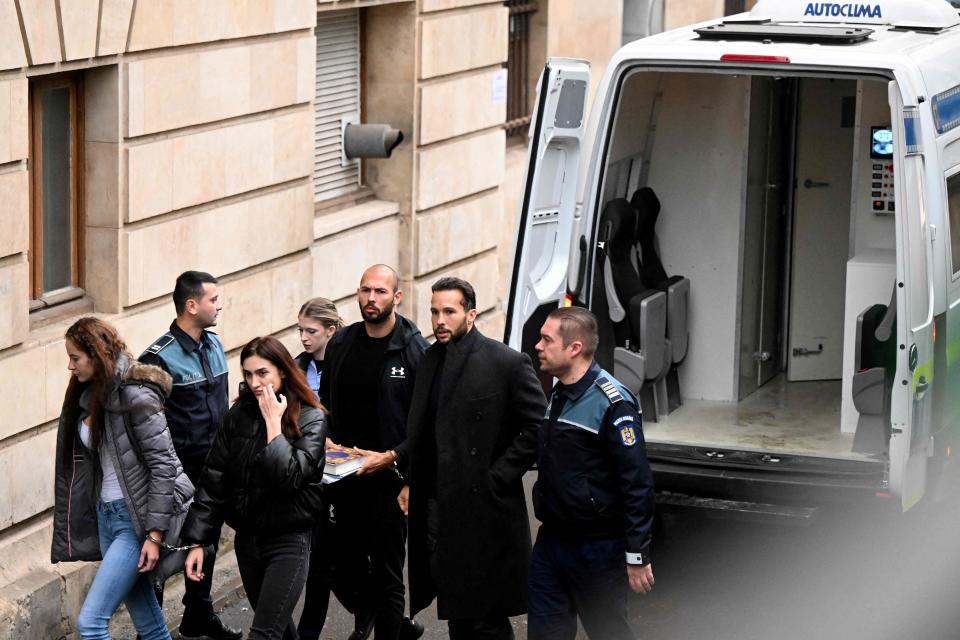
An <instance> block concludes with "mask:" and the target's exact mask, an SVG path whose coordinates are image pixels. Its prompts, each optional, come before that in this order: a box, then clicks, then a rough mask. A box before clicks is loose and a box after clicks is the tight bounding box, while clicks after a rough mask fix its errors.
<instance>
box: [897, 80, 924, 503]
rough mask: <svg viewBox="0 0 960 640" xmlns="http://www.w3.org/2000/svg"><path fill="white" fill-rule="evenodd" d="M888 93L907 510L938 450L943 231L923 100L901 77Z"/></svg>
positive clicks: (900, 440) (902, 480) (900, 454)
mask: <svg viewBox="0 0 960 640" xmlns="http://www.w3.org/2000/svg"><path fill="white" fill-rule="evenodd" d="M888 96H889V102H890V110H891V115H892V121H893V133H894V175H895V187H894V191H895V197H896V203H895V205H896V211H897V213H896V223H897V224H896V238H897V283H898V284H897V323H896V324H897V342H898V345H900V346H899V348H898V349H897V373H896V377H895V379H894V381H893V389H892V392H891V403H890V426H891V430H890V489H891V491H892V492H893V493H894V494H895V495H897V496H899V497H900V501H901V505H902V508H903V510H904V511H906V510H907V509H909V508H910V507H912V506H913V505H915V504H916V503H917V502H918V501H919V500H920V499H921V498H922V497H923V494H924V491H925V490H926V479H927V457H928V455H929V454H930V453H932V441H931V420H932V411H931V404H932V403H931V399H932V395H933V394H932V388H933V384H932V382H933V375H934V370H933V340H934V331H933V319H934V304H935V295H934V290H933V282H934V280H933V251H932V249H933V247H932V246H931V243H933V242H934V241H936V229H935V227H934V226H933V225H931V224H930V221H929V220H928V219H927V215H926V206H925V202H924V200H925V196H926V194H925V186H924V183H925V181H924V166H923V164H924V157H923V152H924V149H923V144H922V138H923V135H922V130H921V119H920V113H919V109H918V108H917V104H918V102H919V101H918V100H917V99H916V98H914V97H912V96H906V97H905V96H904V95H903V94H902V92H901V88H900V83H897V82H890V83H889V87H888ZM905 101H906V102H907V105H906V106H905ZM911 105H912V106H911Z"/></svg>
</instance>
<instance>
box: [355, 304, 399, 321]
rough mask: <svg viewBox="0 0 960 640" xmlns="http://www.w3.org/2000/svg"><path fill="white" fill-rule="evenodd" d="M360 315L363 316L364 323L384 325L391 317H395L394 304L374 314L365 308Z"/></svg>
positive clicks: (362, 308) (361, 308) (361, 309)
mask: <svg viewBox="0 0 960 640" xmlns="http://www.w3.org/2000/svg"><path fill="white" fill-rule="evenodd" d="M360 315H361V316H363V321H364V322H369V323H370V324H383V323H384V322H386V321H387V320H389V319H390V316H391V315H393V302H390V303H388V304H387V306H385V307H384V308H383V309H382V310H380V311H375V312H373V313H371V312H369V311H367V310H366V309H365V308H364V307H363V306H361V307H360Z"/></svg>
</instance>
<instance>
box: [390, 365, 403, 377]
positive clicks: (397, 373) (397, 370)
mask: <svg viewBox="0 0 960 640" xmlns="http://www.w3.org/2000/svg"><path fill="white" fill-rule="evenodd" d="M390 377H391V378H403V377H404V375H403V367H390Z"/></svg>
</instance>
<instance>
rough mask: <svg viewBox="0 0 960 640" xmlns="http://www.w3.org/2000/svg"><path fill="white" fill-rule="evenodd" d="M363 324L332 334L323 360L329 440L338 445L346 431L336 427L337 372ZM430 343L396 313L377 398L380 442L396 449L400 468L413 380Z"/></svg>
mask: <svg viewBox="0 0 960 640" xmlns="http://www.w3.org/2000/svg"><path fill="white" fill-rule="evenodd" d="M364 330H365V329H364V327H363V322H355V323H353V324H352V325H350V326H349V327H347V328H345V329H341V330H340V331H337V332H336V333H335V334H333V337H332V338H331V339H330V342H329V343H328V344H327V351H326V353H325V354H324V359H323V374H322V375H321V376H320V402H322V403H323V406H324V407H326V408H327V410H328V411H329V412H330V416H329V421H330V437H331V438H333V441H334V442H336V443H337V444H340V443H341V442H343V441H344V435H345V434H344V432H343V430H342V427H341V425H339V424H337V401H338V399H339V388H338V386H337V373H338V371H339V370H340V367H341V365H343V361H344V358H345V357H346V355H347V354H348V353H349V352H350V346H351V345H352V344H353V342H354V341H355V340H356V339H357V336H359V335H360V332H361V331H364ZM427 346H428V344H427V341H426V340H424V339H423V336H422V335H420V330H419V329H417V325H415V324H413V322H411V321H410V320H407V319H406V318H404V317H403V316H401V315H400V314H399V313H398V314H397V325H396V328H395V329H394V331H393V334H392V335H391V338H390V344H389V345H387V357H386V360H385V361H384V364H383V368H382V369H381V370H380V379H381V380H382V383H381V384H380V385H379V389H378V396H377V398H378V399H377V410H378V412H379V420H378V422H379V428H380V441H381V442H382V443H383V446H384V448H385V449H386V450H390V449H393V450H394V451H396V452H397V455H398V456H399V459H398V460H397V466H399V467H400V468H401V469H403V468H404V467H405V465H406V460H407V448H406V447H407V445H406V440H407V413H408V412H409V409H410V397H411V396H412V395H413V381H414V378H415V376H416V373H417V368H418V367H419V365H420V360H421V359H422V358H423V352H424V350H426V348H427Z"/></svg>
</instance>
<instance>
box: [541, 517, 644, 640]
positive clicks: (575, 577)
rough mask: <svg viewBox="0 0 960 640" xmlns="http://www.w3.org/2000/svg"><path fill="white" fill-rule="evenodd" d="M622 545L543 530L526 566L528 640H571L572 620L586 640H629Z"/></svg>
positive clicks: (573, 635) (575, 629)
mask: <svg viewBox="0 0 960 640" xmlns="http://www.w3.org/2000/svg"><path fill="white" fill-rule="evenodd" d="M625 550H626V543H625V542H624V540H622V539H567V538H560V537H556V536H553V535H551V534H550V533H549V532H547V531H545V530H544V529H543V528H541V529H540V532H539V534H538V535H537V542H536V544H534V545H533V557H532V559H531V563H530V578H529V590H528V593H529V596H528V597H529V607H528V612H527V626H528V630H527V638H528V640H573V638H574V637H576V635H577V616H579V617H580V621H581V622H582V623H583V628H584V630H585V631H586V632H587V635H588V636H589V637H590V640H632V639H633V638H635V637H636V636H634V634H633V632H632V631H631V630H630V625H629V623H628V622H627V594H628V590H629V588H630V587H629V583H628V580H627V565H626V557H625V555H624V553H625Z"/></svg>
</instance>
